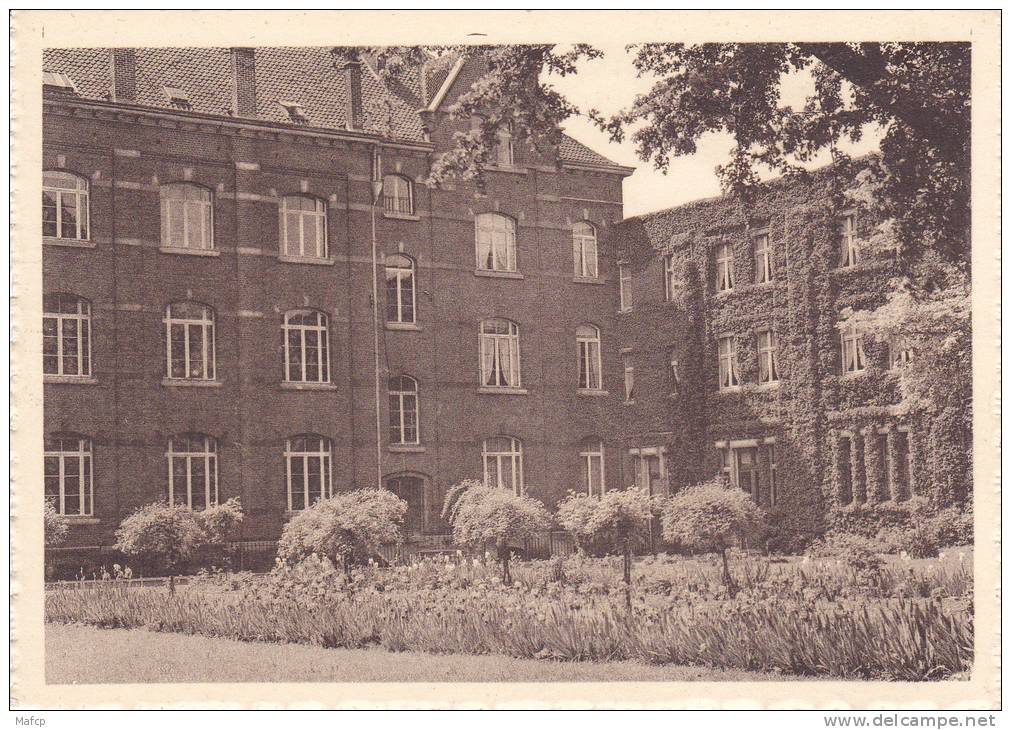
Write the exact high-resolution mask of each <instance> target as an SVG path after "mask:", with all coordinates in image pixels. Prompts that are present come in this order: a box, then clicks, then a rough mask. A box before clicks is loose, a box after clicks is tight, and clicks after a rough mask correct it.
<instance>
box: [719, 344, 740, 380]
mask: <svg viewBox="0 0 1011 730" xmlns="http://www.w3.org/2000/svg"><path fill="white" fill-rule="evenodd" d="M719 358H720V390H727V389H729V388H736V387H737V386H738V385H740V384H741V381H740V377H739V376H738V371H737V340H736V338H734V337H721V338H720V340H719Z"/></svg>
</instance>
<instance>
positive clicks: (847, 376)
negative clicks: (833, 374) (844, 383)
mask: <svg viewBox="0 0 1011 730" xmlns="http://www.w3.org/2000/svg"><path fill="white" fill-rule="evenodd" d="M866 372H867V368H864V369H863V370H857V371H856V372H852V373H843V374H841V375H840V376H839V379H840V380H853V379H854V378H862V377H863V375H864V373H866Z"/></svg>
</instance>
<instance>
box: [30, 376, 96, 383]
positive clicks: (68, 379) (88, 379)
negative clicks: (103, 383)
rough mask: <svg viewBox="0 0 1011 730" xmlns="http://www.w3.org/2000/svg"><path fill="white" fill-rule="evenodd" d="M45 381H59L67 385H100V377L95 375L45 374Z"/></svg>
mask: <svg viewBox="0 0 1011 730" xmlns="http://www.w3.org/2000/svg"><path fill="white" fill-rule="evenodd" d="M42 382H43V383H59V384H66V385H98V379H97V378H96V377H95V376H93V375H52V374H50V375H43V376H42Z"/></svg>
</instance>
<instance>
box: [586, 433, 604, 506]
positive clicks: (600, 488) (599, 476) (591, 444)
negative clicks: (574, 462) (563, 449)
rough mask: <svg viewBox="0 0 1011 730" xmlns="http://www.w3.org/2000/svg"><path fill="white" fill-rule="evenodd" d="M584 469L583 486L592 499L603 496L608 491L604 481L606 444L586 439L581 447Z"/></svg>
mask: <svg viewBox="0 0 1011 730" xmlns="http://www.w3.org/2000/svg"><path fill="white" fill-rule="evenodd" d="M579 462H580V466H581V468H582V475H583V478H582V485H583V488H584V489H585V490H586V493H587V494H588V495H590V496H591V497H592V496H594V495H597V496H599V495H602V494H603V493H604V491H605V490H606V489H607V486H606V482H605V481H604V444H603V442H602V441H601V440H600V439H598V438H588V439H584V440H583V442H582V443H581V444H580V446H579Z"/></svg>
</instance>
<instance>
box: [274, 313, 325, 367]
mask: <svg viewBox="0 0 1011 730" xmlns="http://www.w3.org/2000/svg"><path fill="white" fill-rule="evenodd" d="M282 329H283V330H284V379H285V381H286V382H289V383H329V382H330V354H329V350H328V348H327V343H328V342H329V335H328V328H327V316H326V315H325V314H323V312H317V311H316V310H315V309H297V310H294V311H291V312H286V313H285V315H284V325H283V326H282Z"/></svg>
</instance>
